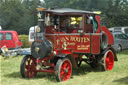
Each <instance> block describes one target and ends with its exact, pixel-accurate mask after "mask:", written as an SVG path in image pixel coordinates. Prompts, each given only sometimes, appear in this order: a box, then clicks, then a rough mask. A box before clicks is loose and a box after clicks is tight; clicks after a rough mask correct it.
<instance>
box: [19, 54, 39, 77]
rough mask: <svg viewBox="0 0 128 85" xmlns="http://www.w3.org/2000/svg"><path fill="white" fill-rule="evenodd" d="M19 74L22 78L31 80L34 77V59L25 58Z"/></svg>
mask: <svg viewBox="0 0 128 85" xmlns="http://www.w3.org/2000/svg"><path fill="white" fill-rule="evenodd" d="M20 72H21V76H22V77H23V78H33V77H35V76H36V74H37V72H36V59H35V58H33V57H32V56H25V57H24V58H23V60H22V62H21V65H20Z"/></svg>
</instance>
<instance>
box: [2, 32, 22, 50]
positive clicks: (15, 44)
mask: <svg viewBox="0 0 128 85" xmlns="http://www.w3.org/2000/svg"><path fill="white" fill-rule="evenodd" d="M3 46H7V48H8V49H13V48H20V47H21V46H22V42H21V41H20V40H19V37H18V34H17V32H16V31H0V48H2V47H3Z"/></svg>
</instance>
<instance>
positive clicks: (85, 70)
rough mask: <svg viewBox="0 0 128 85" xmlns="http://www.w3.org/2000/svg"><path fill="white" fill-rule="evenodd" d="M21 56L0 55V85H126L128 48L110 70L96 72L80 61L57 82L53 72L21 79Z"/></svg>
mask: <svg viewBox="0 0 128 85" xmlns="http://www.w3.org/2000/svg"><path fill="white" fill-rule="evenodd" d="M22 58H23V56H18V57H11V58H8V59H3V58H2V57H1V56H0V85H128V50H127V51H123V52H120V53H118V59H119V61H118V62H115V64H114V68H113V70H112V71H106V72H98V71H96V70H95V69H92V68H91V67H90V66H88V65H87V64H84V63H82V66H81V67H80V68H79V69H78V70H73V75H72V77H71V79H69V80H68V81H66V82H57V81H56V78H55V75H54V74H48V73H38V75H37V76H36V77H35V78H33V79H29V80H28V79H23V78H22V77H21V75H20V63H21V60H22Z"/></svg>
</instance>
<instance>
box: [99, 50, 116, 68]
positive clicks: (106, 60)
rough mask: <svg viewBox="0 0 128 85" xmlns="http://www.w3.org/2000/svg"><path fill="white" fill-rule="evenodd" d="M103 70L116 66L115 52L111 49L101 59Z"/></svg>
mask: <svg viewBox="0 0 128 85" xmlns="http://www.w3.org/2000/svg"><path fill="white" fill-rule="evenodd" d="M101 64H102V65H101V66H102V70H112V69H113V66H114V54H113V52H112V51H111V50H107V51H106V52H105V53H104V56H103V58H102V61H101Z"/></svg>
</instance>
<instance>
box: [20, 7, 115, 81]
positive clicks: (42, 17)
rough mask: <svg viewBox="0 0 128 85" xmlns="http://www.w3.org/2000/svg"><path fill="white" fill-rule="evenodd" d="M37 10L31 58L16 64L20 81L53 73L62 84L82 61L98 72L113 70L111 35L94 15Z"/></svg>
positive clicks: (86, 12)
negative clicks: (41, 73) (19, 73)
mask: <svg viewBox="0 0 128 85" xmlns="http://www.w3.org/2000/svg"><path fill="white" fill-rule="evenodd" d="M37 10H38V14H37V16H38V26H37V28H36V30H35V32H36V33H35V40H34V42H33V43H32V46H31V55H26V56H25V57H24V58H23V60H22V62H21V65H20V72H21V75H22V77H23V78H33V77H35V76H36V74H37V72H48V73H55V75H56V79H57V81H66V80H68V79H69V78H70V77H71V75H72V69H73V68H78V67H80V64H81V62H82V61H84V62H86V63H87V64H89V65H90V66H91V67H93V68H98V69H99V70H102V71H103V70H104V71H105V70H112V69H113V66H114V61H117V56H116V52H115V50H114V49H113V48H112V44H113V42H114V41H113V36H112V34H111V33H110V32H109V31H108V29H107V28H106V27H105V26H101V25H100V16H99V15H98V14H96V13H93V12H89V11H83V10H75V9H69V8H61V9H52V10H46V9H45V8H37Z"/></svg>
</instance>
